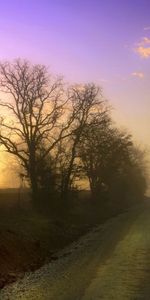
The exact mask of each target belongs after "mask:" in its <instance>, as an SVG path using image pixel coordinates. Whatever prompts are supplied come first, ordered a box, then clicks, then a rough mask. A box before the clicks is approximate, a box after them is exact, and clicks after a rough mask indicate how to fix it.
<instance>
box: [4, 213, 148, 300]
mask: <svg viewBox="0 0 150 300" xmlns="http://www.w3.org/2000/svg"><path fill="white" fill-rule="evenodd" d="M56 256H57V257H59V258H58V259H57V260H54V261H53V262H52V263H50V264H47V265H45V266H44V267H42V268H41V269H39V270H38V271H36V272H34V273H30V274H29V273H28V274H26V275H25V277H24V278H23V279H22V280H19V281H18V282H16V283H15V284H12V285H10V286H8V287H6V288H4V289H3V290H2V291H1V292H0V299H1V300H18V299H22V300H27V299H28V300H32V299H33V300H34V299H35V300H51V299H53V300H60V299H61V300H98V299H104V300H113V299H115V300H125V299H130V300H135V299H136V300H140V299H143V300H149V299H150V284H149V283H150V208H146V209H136V210H133V211H130V212H127V213H125V214H122V215H120V216H118V217H116V218H113V219H111V220H110V221H108V222H106V223H105V224H104V225H103V226H100V227H97V228H95V229H94V230H92V231H91V232H90V233H88V234H87V235H85V236H84V237H82V238H81V239H80V240H79V241H78V242H76V243H73V244H72V245H70V246H69V247H67V248H65V249H64V250H63V251H60V252H59V253H57V254H56Z"/></svg>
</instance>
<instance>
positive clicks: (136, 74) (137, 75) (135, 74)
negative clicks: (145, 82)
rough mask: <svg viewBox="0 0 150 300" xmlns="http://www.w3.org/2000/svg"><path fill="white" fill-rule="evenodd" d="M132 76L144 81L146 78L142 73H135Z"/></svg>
mask: <svg viewBox="0 0 150 300" xmlns="http://www.w3.org/2000/svg"><path fill="white" fill-rule="evenodd" d="M131 76H133V77H138V78H140V79H143V78H144V73H142V72H133V73H132V74H131Z"/></svg>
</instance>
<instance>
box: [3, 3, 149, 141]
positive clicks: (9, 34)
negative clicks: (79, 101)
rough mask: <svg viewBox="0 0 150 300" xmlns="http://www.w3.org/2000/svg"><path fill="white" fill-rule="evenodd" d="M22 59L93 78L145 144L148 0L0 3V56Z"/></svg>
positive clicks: (72, 77)
mask: <svg viewBox="0 0 150 300" xmlns="http://www.w3.org/2000/svg"><path fill="white" fill-rule="evenodd" d="M17 57H21V58H27V59H29V60H31V61H32V62H35V63H42V64H46V65H49V66H50V70H51V71H52V72H55V73H58V74H63V75H64V76H65V80H66V81H73V82H91V81H92V82H95V83H97V84H99V85H101V86H103V88H104V94H105V95H106V96H107V97H108V99H110V101H111V103H112V105H113V106H114V107H115V109H116V112H115V113H114V114H115V117H116V119H117V120H119V121H120V122H121V124H123V125H124V126H127V128H129V129H130V130H131V132H133V134H135V136H136V137H137V139H138V140H139V141H141V142H142V143H145V144H148V145H150V88H149V86H150V0H124V1H123V0H122V1H121V0H109V1H108V0H93V1H92V0H80V1H79V0H76V1H73V0H53V1H52V0H9V1H8V0H4V1H2V0H1V1H0V59H1V60H3V59H8V60H12V59H13V58H17Z"/></svg>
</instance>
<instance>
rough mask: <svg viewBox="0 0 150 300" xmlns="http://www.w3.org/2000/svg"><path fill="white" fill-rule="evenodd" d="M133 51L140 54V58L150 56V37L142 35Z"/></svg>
mask: <svg viewBox="0 0 150 300" xmlns="http://www.w3.org/2000/svg"><path fill="white" fill-rule="evenodd" d="M135 52H136V53H138V54H139V55H140V57H142V58H149V57H150V38H149V37H144V38H143V39H142V40H141V41H140V43H138V44H137V47H136V48H135Z"/></svg>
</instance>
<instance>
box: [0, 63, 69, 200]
mask: <svg viewBox="0 0 150 300" xmlns="http://www.w3.org/2000/svg"><path fill="white" fill-rule="evenodd" d="M0 92H1V97H2V100H1V101H0V108H1V112H2V109H3V114H2V115H1V116H0V143H1V144H2V145H3V146H4V147H5V149H6V151H7V152H9V153H11V154H13V155H15V156H16V157H17V158H19V161H20V163H21V165H22V166H23V168H24V170H25V172H26V173H27V175H28V176H29V178H30V183H31V188H32V192H33V196H34V198H35V196H36V195H37V189H38V186H37V171H36V170H37V168H38V163H41V161H42V160H43V159H45V158H46V157H47V155H48V154H49V153H50V152H51V151H52V150H53V149H54V147H55V145H56V144H57V143H58V141H59V140H60V139H63V138H65V137H66V136H68V135H69V134H70V133H68V129H69V127H70V124H71V123H72V122H73V120H74V114H69V116H68V118H67V117H66V118H65V119H64V118H63V114H64V111H65V105H66V103H67V101H68V98H67V97H66V96H65V97H64V90H63V84H62V80H61V79H59V78H53V77H52V76H50V75H49V74H48V71H47V69H46V67H45V66H42V65H31V64H30V63H29V62H27V61H21V60H16V61H15V62H14V63H9V62H5V63H1V64H0ZM41 149H42V151H40V150H41ZM43 149H44V150H43Z"/></svg>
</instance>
